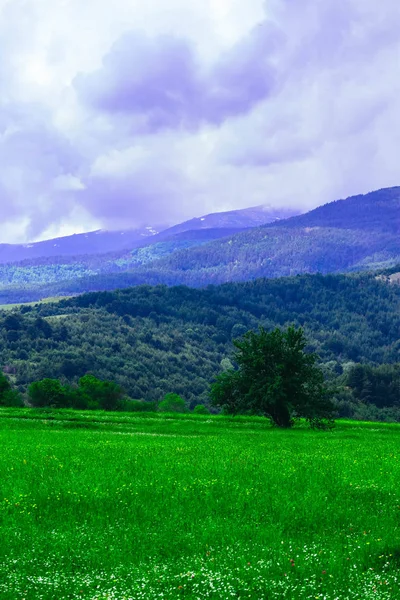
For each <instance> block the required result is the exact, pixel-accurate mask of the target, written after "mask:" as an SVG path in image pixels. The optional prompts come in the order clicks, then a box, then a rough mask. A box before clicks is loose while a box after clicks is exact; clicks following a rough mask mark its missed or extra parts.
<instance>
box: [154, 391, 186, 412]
mask: <svg viewBox="0 0 400 600" xmlns="http://www.w3.org/2000/svg"><path fill="white" fill-rule="evenodd" d="M158 410H159V411H160V412H175V413H185V412H188V408H187V406H186V402H185V401H184V399H183V398H181V396H179V395H178V394H172V393H171V394H166V395H165V396H164V399H163V400H162V401H161V402H160V404H159V406H158Z"/></svg>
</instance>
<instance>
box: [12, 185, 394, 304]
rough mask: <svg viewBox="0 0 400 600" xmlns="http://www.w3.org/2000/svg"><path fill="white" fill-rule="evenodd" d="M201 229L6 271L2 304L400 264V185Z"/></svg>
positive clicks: (379, 267)
mask: <svg viewBox="0 0 400 600" xmlns="http://www.w3.org/2000/svg"><path fill="white" fill-rule="evenodd" d="M189 223H190V222H189ZM210 223H212V221H210ZM197 225H199V229H197V230H196V229H191V230H189V231H183V232H180V233H179V230H177V229H176V228H170V229H169V230H165V231H163V232H160V234H157V235H154V236H152V237H151V238H150V239H149V240H148V241H147V245H144V244H142V245H138V246H136V247H133V248H131V249H130V250H128V251H126V250H124V251H120V252H118V253H113V254H109V255H102V256H100V255H93V256H92V257H90V256H89V257H75V259H74V258H71V257H70V258H68V260H67V259H64V260H62V259H60V258H59V259H57V264H55V262H56V261H55V259H54V264H53V263H52V262H51V261H52V259H51V258H50V259H48V261H47V262H46V261H45V260H44V259H40V264H37V265H31V266H29V264H28V265H22V264H20V265H8V266H7V265H5V266H4V268H2V266H1V265H0V282H2V284H0V300H1V299H2V301H3V302H18V301H20V300H21V299H23V300H24V301H29V300H36V299H38V298H44V297H47V296H56V295H74V294H79V293H83V292H86V291H100V290H113V289H117V288H124V287H129V286H136V285H140V284H150V285H157V284H164V285H168V286H171V285H188V286H191V287H205V286H207V285H209V284H221V283H226V282H230V281H238V282H239V281H249V280H253V279H257V278H277V277H284V276H292V275H297V274H303V273H322V274H327V273H346V272H354V271H365V270H384V269H388V268H393V267H395V266H396V265H398V264H400V236H399V233H398V232H399V227H400V187H395V188H387V189H382V190H378V191H376V192H371V193H369V194H365V195H363V196H353V197H350V198H348V199H346V200H339V201H335V202H331V203H329V204H326V205H324V206H321V207H319V208H317V209H314V210H312V211H310V212H308V213H306V214H303V215H298V216H292V217H290V218H288V219H285V220H282V221H280V220H275V221H274V222H272V223H269V224H265V225H262V226H260V227H253V228H245V229H243V230H242V231H240V232H239V231H238V229H237V228H233V229H229V228H228V227H225V228H216V229H212V228H208V229H207V228H204V229H203V228H201V224H199V223H197ZM190 227H193V223H192V225H190ZM171 229H172V230H173V231H174V232H175V233H174V235H171ZM78 258H79V261H78Z"/></svg>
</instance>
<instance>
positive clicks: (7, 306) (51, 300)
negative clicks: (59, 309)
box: [0, 296, 71, 310]
mask: <svg viewBox="0 0 400 600" xmlns="http://www.w3.org/2000/svg"><path fill="white" fill-rule="evenodd" d="M68 298H71V296H54V297H50V298H43V299H42V300H36V301H35V302H18V303H15V304H0V310H14V308H20V307H21V306H37V305H38V304H53V303H54V302H61V300H67V299H68Z"/></svg>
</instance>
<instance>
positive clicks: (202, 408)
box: [193, 404, 210, 415]
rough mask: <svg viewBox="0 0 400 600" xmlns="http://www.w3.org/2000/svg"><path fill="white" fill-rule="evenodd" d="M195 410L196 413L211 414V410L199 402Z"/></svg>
mask: <svg viewBox="0 0 400 600" xmlns="http://www.w3.org/2000/svg"><path fill="white" fill-rule="evenodd" d="M193 412H194V414H195V415H209V414H210V411H209V410H208V408H207V407H206V406H205V405H204V404H197V406H195V407H194V409H193Z"/></svg>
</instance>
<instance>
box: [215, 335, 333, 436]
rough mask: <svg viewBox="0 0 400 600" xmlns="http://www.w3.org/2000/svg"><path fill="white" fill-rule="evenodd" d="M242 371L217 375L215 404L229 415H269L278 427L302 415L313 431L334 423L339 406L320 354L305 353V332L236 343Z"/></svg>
mask: <svg viewBox="0 0 400 600" xmlns="http://www.w3.org/2000/svg"><path fill="white" fill-rule="evenodd" d="M233 343H234V345H235V347H236V349H237V350H236V352H235V354H234V356H233V358H234V361H235V362H236V363H237V365H238V369H237V370H235V369H229V370H228V371H225V372H224V373H221V374H220V375H218V377H217V380H216V381H215V383H214V384H213V385H212V387H211V401H212V403H213V404H214V405H215V406H219V407H222V408H223V409H224V410H225V411H226V412H227V413H230V414H239V413H241V414H243V413H245V414H252V415H264V416H266V417H268V418H269V419H271V421H272V422H273V423H275V424H276V425H278V426H279V427H291V426H292V425H293V423H294V419H295V418H298V417H303V418H305V419H307V420H308V421H309V423H310V425H311V427H326V426H328V425H330V424H331V423H332V421H333V414H334V407H333V404H332V401H331V399H330V395H329V392H328V390H327V388H326V386H325V383H324V376H323V373H322V371H321V370H320V368H319V367H318V366H317V364H316V362H317V356H316V354H310V353H306V352H305V351H304V348H305V346H306V343H307V342H306V339H305V336H304V332H303V330H302V329H301V328H300V329H296V328H295V327H289V328H288V329H287V330H286V331H281V330H280V329H275V330H274V331H271V332H268V331H266V330H265V329H264V328H262V327H260V329H259V331H258V333H256V332H254V331H249V332H248V333H246V334H245V335H244V336H243V337H242V338H241V339H239V340H234V342H233Z"/></svg>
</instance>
